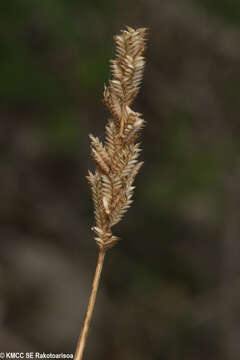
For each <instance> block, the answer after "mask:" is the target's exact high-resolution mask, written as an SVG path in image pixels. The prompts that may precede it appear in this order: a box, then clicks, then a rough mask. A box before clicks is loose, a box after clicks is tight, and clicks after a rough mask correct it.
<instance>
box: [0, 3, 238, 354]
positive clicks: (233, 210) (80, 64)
mask: <svg viewBox="0 0 240 360" xmlns="http://www.w3.org/2000/svg"><path fill="white" fill-rule="evenodd" d="M125 25H130V26H133V27H136V26H146V27H148V28H149V46H148V51H147V54H146V56H147V67H146V72H145V77H144V83H143V87H142V89H141V93H140V95H139V97H138V99H137V101H136V103H135V105H134V109H136V111H139V112H142V113H143V114H144V118H145V120H146V121H147V127H146V128H145V129H144V132H143V138H142V143H143V148H144V151H143V154H142V159H143V160H144V162H145V165H144V167H143V168H142V169H141V171H140V173H139V175H138V177H137V180H136V192H135V201H134V204H133V206H132V207H131V209H130V210H129V212H128V214H127V216H126V217H125V218H124V220H123V221H122V222H121V223H120V224H119V225H117V226H116V229H115V233H116V235H118V236H120V237H121V239H122V240H121V241H120V243H119V244H118V245H117V246H116V247H115V248H114V249H112V250H110V251H109V252H108V253H107V257H106V263H105V266H104V271H103V279H102V283H101V287H100V293H99V296H98V299H97V306H96V309H95V313H94V320H93V323H92V327H91V333H90V337H89V341H88V346H87V350H86V354H85V358H86V360H87V359H92V360H95V359H96V360H107V359H109V360H110V359H111V360H123V359H124V360H146V359H151V360H202V359H204V360H219V359H220V360H221V359H222V360H235V359H236V360H237V359H239V357H240V346H239V330H240V323H239V310H240V309H239V301H240V265H239V252H240V243H239V235H240V225H239V219H240V201H239V200H240V159H239V152H240V146H239V136H240V123H239V115H240V102H239V100H240V99H239V91H240V70H239V69H240V41H239V39H240V27H239V25H240V2H239V1H237V0H231V1H230V0H221V1H220V0H218V1H216V0H195V1H194V0H192V1H190V0H189V1H188V0H186V1H184V0H171V1H170V0H161V1H157V0H148V1H140V0H132V1H126V0H121V1H116V0H111V1H110V0H91V1H90V0H79V1H76V0H58V1H57V0H48V1H46V0H45V1H44V0H43V1H30V0H12V1H8V2H6V1H4V2H3V1H2V2H1V5H0V122H1V127H0V237H1V251H0V334H1V335H0V352H1V351H40V352H43V351H44V352H53V353H60V352H64V353H72V352H74V349H75V345H76V341H77V337H78V335H79V331H80V327H81V324H82V320H83V315H84V311H85V308H86V304H87V298H88V294H89V291H90V284H91V279H92V276H93V272H94V267H95V262H96V257H97V249H96V246H95V243H94V241H93V234H92V232H91V230H90V229H91V226H92V225H93V222H94V219H93V207H92V202H91V195H90V192H89V189H88V184H87V181H86V179H85V175H86V174H87V170H88V168H93V162H92V161H91V159H90V155H89V153H90V152H89V139H88V134H89V133H90V132H91V133H93V134H94V135H96V136H99V137H100V138H102V137H103V135H104V126H105V122H106V119H107V117H108V116H110V114H109V113H108V112H107V110H106V109H105V108H104V105H103V104H102V102H101V98H102V93H103V85H104V83H106V82H107V81H108V79H109V77H110V71H109V60H110V58H112V57H113V56H114V44H113V35H114V34H116V33H118V32H119V31H120V29H122V28H124V26H125Z"/></svg>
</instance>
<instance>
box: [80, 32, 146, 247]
mask: <svg viewBox="0 0 240 360" xmlns="http://www.w3.org/2000/svg"><path fill="white" fill-rule="evenodd" d="M146 34H147V30H146V29H145V28H139V29H137V30H134V29H132V28H130V27H126V30H123V31H122V32H121V34H120V35H117V36H115V37H114V40H115V43H116V58H115V59H114V60H111V61H110V64H111V70H112V79H111V80H110V81H109V85H108V86H105V88H104V99H103V102H104V104H105V105H106V106H107V107H108V109H109V110H110V112H111V114H112V119H109V120H108V123H107V125H106V128H105V144H102V143H101V141H100V140H99V139H98V138H97V137H94V136H93V135H90V139H91V153H92V157H93V159H94V161H95V163H96V171H95V173H94V174H93V173H91V172H90V171H89V175H88V177H87V178H88V181H89V184H90V186H91V189H92V196H93V202H94V209H95V210H94V212H95V220H96V226H94V227H93V231H94V232H95V234H96V237H95V240H96V242H97V245H98V246H99V247H100V248H101V249H107V248H110V247H112V246H113V245H115V243H116V242H117V241H118V237H116V236H115V235H113V234H112V230H111V228H112V226H113V225H115V224H117V223H118V222H119V221H120V220H121V219H122V217H123V216H124V214H125V212H126V211H127V209H128V208H129V207H130V205H131V203H132V201H133V200H132V196H133V190H134V186H132V184H133V181H134V179H135V176H136V175H137V173H138V171H139V169H140V167H141V166H142V164H143V162H138V157H139V154H140V151H141V150H140V144H139V143H136V144H135V140H136V138H137V137H138V136H139V134H140V131H141V129H142V128H143V126H144V123H145V122H144V120H143V119H142V118H141V114H140V113H137V112H135V111H133V110H132V109H131V108H130V106H131V104H132V103H133V101H134V99H135V98H136V96H137V94H138V91H139V88H140V84H141V81H142V77H143V70H144V65H145V59H144V57H143V53H144V50H145V48H146V45H145V43H146Z"/></svg>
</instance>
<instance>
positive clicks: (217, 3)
mask: <svg viewBox="0 0 240 360" xmlns="http://www.w3.org/2000/svg"><path fill="white" fill-rule="evenodd" d="M196 1H197V2H199V3H200V4H201V5H203V6H204V7H205V8H206V9H208V10H210V11H211V12H213V13H214V14H216V15H218V16H221V17H222V18H223V19H224V20H225V21H226V22H228V23H234V24H237V25H239V24H240V3H239V1H238V0H196Z"/></svg>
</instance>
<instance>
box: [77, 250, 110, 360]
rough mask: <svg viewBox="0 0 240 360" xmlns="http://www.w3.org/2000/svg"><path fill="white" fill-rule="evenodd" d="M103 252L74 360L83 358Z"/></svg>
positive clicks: (98, 263) (100, 256)
mask: <svg viewBox="0 0 240 360" xmlns="http://www.w3.org/2000/svg"><path fill="white" fill-rule="evenodd" d="M105 251H106V250H105V249H101V250H99V254H98V260H97V266H96V271H95V275H94V279H93V283H92V290H91V294H90V297H89V302H88V307H87V311H86V315H85V319H84V324H83V328H82V331H81V333H80V336H79V339H78V343H77V348H76V352H75V355H74V360H82V358H83V352H84V349H85V346H86V342H87V336H88V332H89V327H90V322H91V318H92V314H93V310H94V305H95V301H96V296H97V291H98V285H99V281H100V277H101V272H102V268H103V263H104V257H105Z"/></svg>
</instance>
